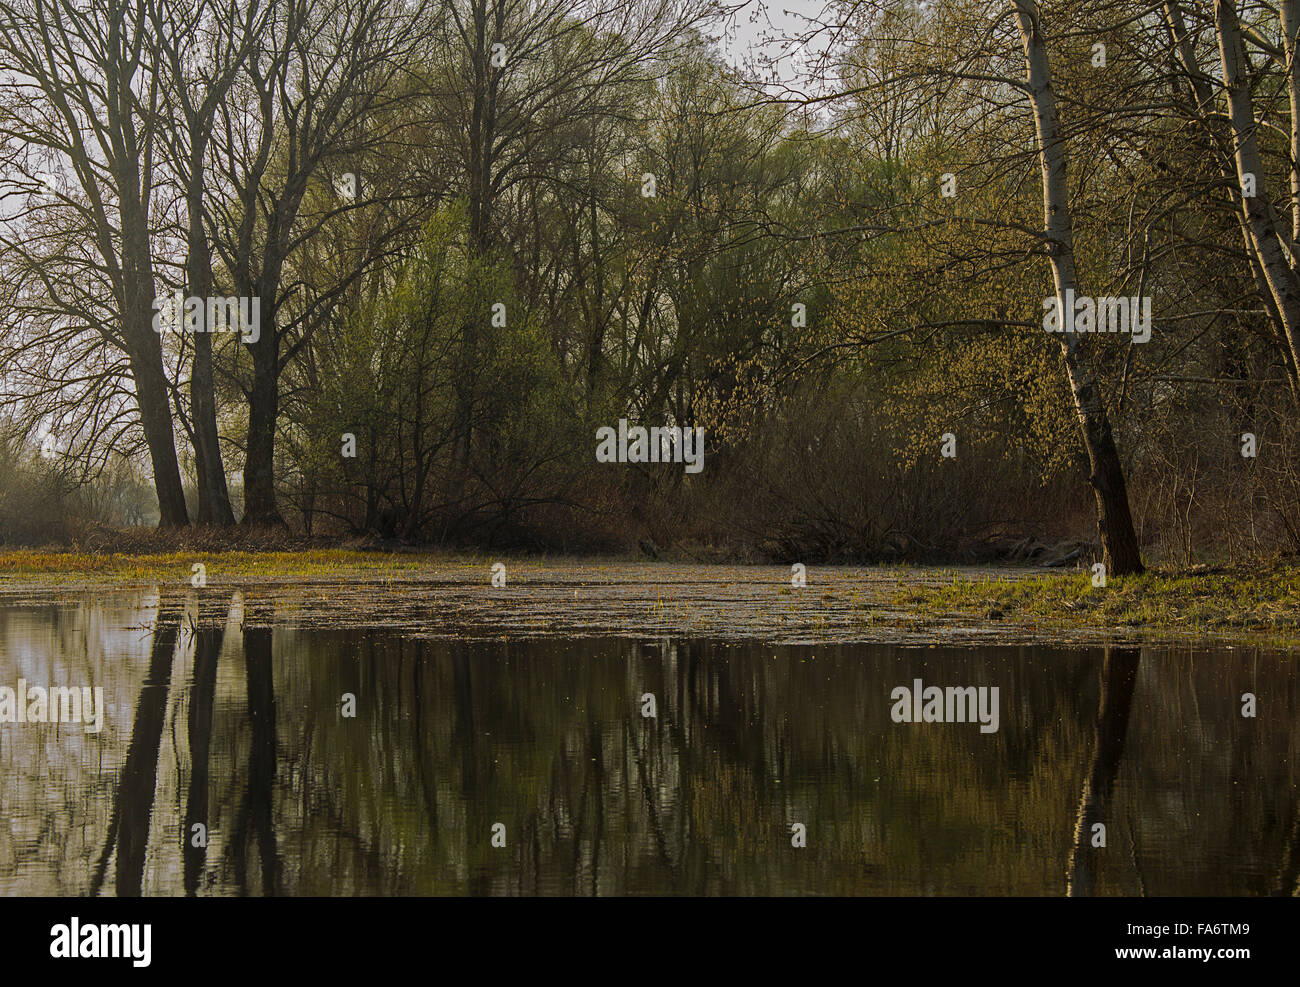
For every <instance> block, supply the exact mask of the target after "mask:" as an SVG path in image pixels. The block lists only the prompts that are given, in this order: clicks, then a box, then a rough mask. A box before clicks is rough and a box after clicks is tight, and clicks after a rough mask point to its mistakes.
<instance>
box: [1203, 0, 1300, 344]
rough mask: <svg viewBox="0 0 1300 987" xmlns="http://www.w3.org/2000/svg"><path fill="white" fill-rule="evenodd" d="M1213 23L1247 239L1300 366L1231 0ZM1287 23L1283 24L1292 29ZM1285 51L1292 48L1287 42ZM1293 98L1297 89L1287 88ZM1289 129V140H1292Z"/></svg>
mask: <svg viewBox="0 0 1300 987" xmlns="http://www.w3.org/2000/svg"><path fill="white" fill-rule="evenodd" d="M1284 15H1285V17H1286V19H1287V20H1288V21H1289V20H1290V18H1292V17H1294V16H1295V15H1296V10H1295V9H1294V5H1292V6H1291V7H1290V9H1289V10H1286V9H1284ZM1214 26H1215V30H1216V32H1217V33H1218V36H1219V57H1220V59H1221V60H1222V63H1223V83H1224V89H1225V90H1226V92H1227V94H1228V119H1229V122H1230V123H1231V124H1232V137H1233V145H1234V148H1235V155H1234V157H1235V160H1236V164H1237V178H1238V180H1239V181H1242V182H1244V181H1245V179H1246V176H1248V175H1249V176H1252V177H1253V180H1254V183H1255V184H1256V186H1257V194H1255V195H1251V196H1245V195H1243V196H1242V208H1243V209H1244V210H1245V213H1246V225H1247V228H1248V229H1249V231H1250V237H1251V242H1252V244H1253V246H1254V248H1255V252H1256V254H1258V256H1259V260H1260V265H1261V266H1262V268H1263V272H1264V280H1265V281H1266V282H1267V284H1268V288H1269V292H1270V294H1272V296H1273V300H1274V302H1275V303H1276V304H1277V310H1278V314H1279V316H1280V317H1281V319H1282V331H1283V334H1284V336H1285V338H1286V342H1287V345H1288V347H1289V348H1290V350H1291V356H1292V359H1293V360H1294V362H1295V363H1296V365H1297V366H1298V367H1300V279H1298V278H1297V276H1296V271H1295V268H1294V267H1292V265H1291V260H1290V259H1289V257H1288V252H1287V250H1286V249H1285V243H1284V241H1283V238H1282V234H1281V231H1280V230H1279V229H1278V225H1277V217H1276V216H1274V215H1273V210H1272V208H1271V206H1270V205H1269V201H1268V197H1267V196H1266V195H1265V194H1264V191H1263V188H1262V186H1263V182H1264V176H1265V171H1264V164H1263V160H1262V158H1261V157H1260V154H1259V143H1258V141H1257V139H1256V136H1255V135H1256V131H1257V130H1258V129H1259V124H1258V123H1256V121H1255V108H1254V103H1253V100H1252V99H1251V95H1250V88H1249V83H1248V81H1247V78H1246V75H1247V72H1248V70H1249V64H1248V62H1247V59H1246V46H1245V43H1244V42H1243V41H1242V39H1241V25H1240V23H1239V22H1238V20H1237V11H1236V8H1235V7H1234V6H1233V5H1232V3H1231V2H1230V0H1217V2H1216V3H1215V8H1214ZM1294 28H1295V24H1294V23H1291V24H1289V26H1288V30H1294ZM1287 47H1288V51H1291V50H1292V47H1291V44H1290V43H1289V42H1288V46H1287ZM1292 98H1293V99H1295V98H1296V94H1295V93H1294V92H1293V93H1292ZM1296 139H1297V138H1296V135H1295V132H1294V130H1293V132H1292V141H1293V142H1294V141H1295V140H1296Z"/></svg>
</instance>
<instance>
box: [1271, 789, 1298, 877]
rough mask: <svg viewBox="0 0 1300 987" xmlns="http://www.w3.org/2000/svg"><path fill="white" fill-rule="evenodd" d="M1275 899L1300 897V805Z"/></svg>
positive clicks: (1280, 873) (1280, 872)
mask: <svg viewBox="0 0 1300 987" xmlns="http://www.w3.org/2000/svg"><path fill="white" fill-rule="evenodd" d="M1273 897H1275V898H1297V897H1300V805H1297V806H1296V817H1295V822H1294V823H1293V824H1292V826H1291V838H1290V839H1288V840H1287V844H1286V856H1285V857H1284V858H1283V860H1282V869H1281V871H1279V872H1278V875H1277V888H1276V889H1275V890H1274V892H1273Z"/></svg>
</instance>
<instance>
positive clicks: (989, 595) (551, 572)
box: [0, 549, 1300, 650]
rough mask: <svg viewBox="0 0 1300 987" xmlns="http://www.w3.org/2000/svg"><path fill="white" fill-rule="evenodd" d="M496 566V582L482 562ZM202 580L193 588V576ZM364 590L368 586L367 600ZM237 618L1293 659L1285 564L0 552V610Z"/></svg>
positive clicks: (436, 630)
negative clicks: (1261, 654) (1255, 649)
mask: <svg viewBox="0 0 1300 987" xmlns="http://www.w3.org/2000/svg"><path fill="white" fill-rule="evenodd" d="M498 563H499V564H500V565H501V566H504V571H503V572H498V580H499V579H500V577H501V576H504V585H499V584H498V585H493V575H494V570H493V566H494V564H498ZM196 564H201V565H202V566H203V570H202V577H203V581H204V583H205V584H204V585H202V586H196V585H193V583H194V581H195V579H196V573H195V571H194V566H195V565H196ZM377 590H378V591H379V592H376V591H377ZM236 591H238V593H239V599H238V604H239V607H240V611H241V618H240V619H241V621H249V622H251V623H253V624H254V625H268V626H269V625H276V626H280V625H290V626H304V627H333V628H350V629H361V628H367V627H383V628H391V629H393V630H395V631H399V632H401V633H404V634H410V635H413V636H455V637H465V638H482V637H492V638H500V637H502V636H505V637H537V636H545V637H551V636H581V637H591V636H614V637H644V636H655V635H672V636H685V637H696V638H714V639H719V640H735V641H741V640H756V641H765V642H771V643H773V644H796V643H808V644H841V643H842V644H848V643H858V642H863V643H893V644H899V645H908V646H913V645H927V644H955V645H992V644H1000V645H1025V644H1052V645H1065V646H1096V645H1105V644H1113V645H1127V644H1142V643H1147V644H1154V643H1169V644H1195V643H1198V642H1206V643H1209V642H1215V643H1241V644H1248V645H1251V646H1260V647H1269V648H1278V649H1285V650H1295V649H1300V567H1294V566H1283V565H1275V566H1272V567H1255V568H1251V569H1247V568H1245V567H1214V568H1208V567H1200V568H1193V569H1183V570H1175V569H1169V570H1154V571H1151V572H1148V573H1146V574H1144V575H1142V576H1133V577H1126V578H1123V579H1112V580H1111V581H1110V583H1109V585H1108V586H1107V587H1106V588H1104V589H1103V588H1096V587H1093V586H1092V584H1091V580H1090V576H1089V573H1088V572H1087V571H1070V572H1062V571H1060V570H1051V569H1042V568H1033V567H1024V566H1008V565H1003V566H997V565H993V566H989V565H984V566H910V565H876V566H830V565H827V566H821V565H810V566H808V567H807V585H805V586H803V587H794V586H792V585H791V570H790V567H788V566H782V565H718V564H711V563H695V562H691V563H679V562H663V561H648V560H647V561H629V560H627V559H612V558H598V557H572V558H570V557H544V558H541V557H519V556H515V557H512V556H510V555H488V554H474V555H466V554H450V553H443V552H400V553H385V552H376V551H359V550H352V549H313V550H308V551H301V552H245V551H234V552H205V551H182V552H169V553H147V554H118V553H115V554H104V555H96V554H87V553H62V552H0V603H3V604H4V605H7V606H39V605H45V604H48V603H52V602H57V601H61V600H67V599H68V597H69V596H83V595H85V594H95V595H101V596H122V595H127V596H130V595H139V594H140V593H157V594H158V596H159V599H160V600H161V601H164V602H165V603H166V604H167V605H168V606H177V607H183V606H185V602H186V600H187V599H189V600H192V601H193V606H194V610H195V613H196V617H197V619H199V620H201V621H202V622H203V623H205V624H209V625H212V624H223V623H224V622H225V620H226V618H227V616H228V614H229V612H230V608H231V603H232V600H233V599H234V596H235V593H236Z"/></svg>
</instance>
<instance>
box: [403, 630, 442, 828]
mask: <svg viewBox="0 0 1300 987" xmlns="http://www.w3.org/2000/svg"><path fill="white" fill-rule="evenodd" d="M398 647H399V648H400V647H401V643H400V642H399V644H398ZM427 657H428V651H427V647H426V645H424V644H423V643H422V642H418V641H417V642H416V661H415V666H414V668H413V670H412V672H411V675H412V677H413V679H414V682H415V688H414V689H413V690H412V692H413V695H412V697H411V705H412V707H413V711H412V716H411V731H412V733H411V744H412V746H413V747H414V748H415V768H416V773H417V775H418V776H419V779H420V794H421V795H422V796H423V798H424V811H425V814H426V816H427V817H428V823H429V836H430V842H431V843H432V844H433V846H435V847H436V846H437V845H438V785H437V781H436V778H437V764H436V763H435V761H434V759H433V753H432V751H431V749H430V748H432V747H433V739H434V733H433V729H432V725H431V724H430V723H429V722H428V719H427V717H426V716H425V712H424V704H425V686H426V681H425V680H426V679H427V680H429V681H428V682H427V685H428V694H429V695H434V694H435V688H434V682H433V681H432V680H433V672H434V669H435V667H436V666H435V665H434V663H433V662H432V661H428V660H422V659H427Z"/></svg>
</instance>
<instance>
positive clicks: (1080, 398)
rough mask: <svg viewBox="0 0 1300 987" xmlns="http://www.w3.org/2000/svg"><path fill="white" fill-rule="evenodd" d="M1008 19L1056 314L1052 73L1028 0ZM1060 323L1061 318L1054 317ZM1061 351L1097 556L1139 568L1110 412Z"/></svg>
mask: <svg viewBox="0 0 1300 987" xmlns="http://www.w3.org/2000/svg"><path fill="white" fill-rule="evenodd" d="M1013 3H1014V6H1015V9H1016V21H1017V23H1018V24H1019V26H1020V37H1021V41H1022V43H1023V45H1024V50H1025V74H1026V82H1027V84H1028V90H1029V97H1030V101H1031V102H1032V104H1033V108H1034V126H1035V129H1036V131H1037V134H1038V144H1039V157H1040V162H1041V165H1042V171H1043V223H1044V231H1043V232H1044V240H1045V242H1046V245H1047V248H1048V250H1047V253H1048V259H1049V260H1050V261H1051V264H1052V277H1053V279H1054V280H1055V282H1056V299H1057V312H1058V314H1059V315H1061V316H1062V318H1064V316H1065V315H1066V314H1067V313H1066V311H1065V297H1066V292H1073V291H1075V290H1076V289H1077V288H1078V282H1077V278H1076V275H1075V269H1074V231H1073V228H1072V223H1071V219H1070V195H1069V186H1068V184H1067V183H1066V177H1065V167H1066V160H1065V138H1064V136H1063V135H1062V133H1061V126H1060V119H1059V117H1058V115H1057V111H1056V96H1055V93H1054V92H1053V90H1052V73H1051V68H1050V66H1049V65H1048V60H1047V44H1046V39H1045V37H1044V34H1043V24H1042V19H1041V17H1040V15H1039V11H1038V4H1037V3H1036V2H1035V0H1013ZM1062 325H1064V322H1063V323H1062ZM1059 340H1060V344H1061V357H1062V359H1063V360H1064V362H1065V370H1066V374H1067V375H1068V376H1069V379H1070V392H1071V393H1072V394H1073V395H1074V410H1075V413H1076V415H1077V416H1078V419H1079V425H1080V427H1081V429H1082V431H1083V441H1084V446H1085V447H1086V448H1087V451H1088V462H1089V464H1090V467H1091V470H1092V473H1091V476H1089V478H1088V482H1089V483H1091V484H1092V488H1093V493H1094V494H1095V496H1096V501H1097V528H1098V530H1099V532H1100V534H1101V545H1102V551H1103V553H1104V558H1103V561H1104V562H1105V563H1106V568H1107V569H1108V570H1109V571H1110V572H1111V574H1112V575H1116V576H1124V575H1129V574H1131V573H1138V572H1141V571H1142V556H1141V553H1140V552H1139V550H1138V543H1137V535H1136V533H1135V532H1134V530H1133V518H1132V515H1131V514H1130V512H1129V504H1128V488H1127V486H1126V484H1125V481H1124V467H1123V464H1122V463H1121V462H1120V458H1119V450H1118V449H1117V448H1116V447H1115V437H1114V434H1113V433H1112V432H1111V428H1110V419H1109V418H1108V417H1107V415H1106V406H1105V403H1104V402H1103V401H1102V396H1101V389H1100V387H1099V386H1098V384H1097V380H1096V377H1095V375H1094V374H1093V372H1092V370H1091V369H1090V368H1089V367H1088V366H1087V364H1086V362H1085V361H1084V359H1083V354H1082V353H1081V352H1080V351H1079V337H1078V335H1077V334H1075V333H1074V332H1063V333H1061V334H1060V336H1059Z"/></svg>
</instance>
